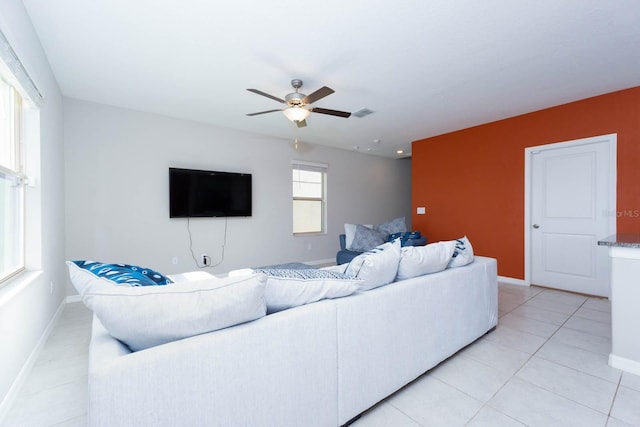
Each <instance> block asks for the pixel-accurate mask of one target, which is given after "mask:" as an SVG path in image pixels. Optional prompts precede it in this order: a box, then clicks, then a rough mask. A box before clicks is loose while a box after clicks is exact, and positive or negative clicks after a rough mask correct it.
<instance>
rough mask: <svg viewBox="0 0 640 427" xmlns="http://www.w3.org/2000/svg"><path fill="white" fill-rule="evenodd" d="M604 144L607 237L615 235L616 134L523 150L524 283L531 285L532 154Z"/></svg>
mask: <svg viewBox="0 0 640 427" xmlns="http://www.w3.org/2000/svg"><path fill="white" fill-rule="evenodd" d="M600 142H606V143H607V144H608V146H609V191H608V193H609V197H608V198H607V212H608V213H609V215H608V219H609V221H607V227H608V230H609V235H611V234H615V233H616V218H617V215H616V200H617V195H616V191H617V182H616V181H617V177H618V173H617V163H618V162H617V157H616V155H617V150H618V134H617V133H610V134H607V135H600V136H593V137H589V138H581V139H574V140H571V141H564V142H556V143H553V144H544V145H536V146H533V147H526V148H525V149H524V281H523V282H524V283H522V284H523V285H526V286H529V285H531V262H532V260H531V208H532V206H531V193H532V191H531V183H532V176H531V174H532V167H531V162H532V161H533V154H535V153H539V152H541V151H549V150H557V149H559V148H570V147H577V146H580V145H589V144H595V143H600Z"/></svg>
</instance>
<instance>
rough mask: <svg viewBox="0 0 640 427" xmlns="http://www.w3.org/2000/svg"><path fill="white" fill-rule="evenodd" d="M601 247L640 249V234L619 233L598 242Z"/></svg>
mask: <svg viewBox="0 0 640 427" xmlns="http://www.w3.org/2000/svg"><path fill="white" fill-rule="evenodd" d="M598 245H600V246H615V247H619V248H640V234H638V233H619V234H613V235H611V236H609V237H607V238H606V239H602V240H599V241H598Z"/></svg>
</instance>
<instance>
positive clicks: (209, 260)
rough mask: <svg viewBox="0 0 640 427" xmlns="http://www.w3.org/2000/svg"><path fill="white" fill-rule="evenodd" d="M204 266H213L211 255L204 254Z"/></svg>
mask: <svg viewBox="0 0 640 427" xmlns="http://www.w3.org/2000/svg"><path fill="white" fill-rule="evenodd" d="M202 264H204V265H210V264H211V258H209V255H206V254H202Z"/></svg>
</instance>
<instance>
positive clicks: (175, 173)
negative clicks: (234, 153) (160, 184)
mask: <svg viewBox="0 0 640 427" xmlns="http://www.w3.org/2000/svg"><path fill="white" fill-rule="evenodd" d="M226 216H251V174H248V173H233V172H217V171H204V170H194V169H178V168H169V217H170V218H190V217H226Z"/></svg>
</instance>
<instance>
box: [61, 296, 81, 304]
mask: <svg viewBox="0 0 640 427" xmlns="http://www.w3.org/2000/svg"><path fill="white" fill-rule="evenodd" d="M65 301H66V303H67V304H69V303H70V302H81V301H82V298H81V297H80V295H78V294H76V295H69V296H68V297H67V299H66V300H65Z"/></svg>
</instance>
